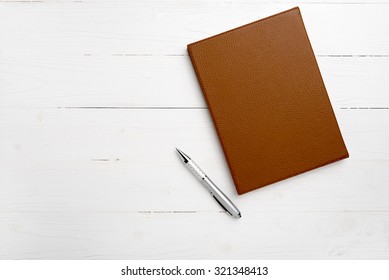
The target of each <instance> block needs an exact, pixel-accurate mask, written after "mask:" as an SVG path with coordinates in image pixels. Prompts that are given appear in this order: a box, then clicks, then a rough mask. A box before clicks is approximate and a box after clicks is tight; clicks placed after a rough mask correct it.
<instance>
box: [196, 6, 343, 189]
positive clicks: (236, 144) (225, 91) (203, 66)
mask: <svg viewBox="0 0 389 280" xmlns="http://www.w3.org/2000/svg"><path fill="white" fill-rule="evenodd" d="M188 52H189V55H190V58H191V60H192V63H193V65H194V68H195V71H196V75H197V78H198V80H199V82H200V86H201V89H202V91H203V94H204V97H205V99H206V102H207V104H208V107H209V110H210V113H211V116H212V119H213V122H214V124H215V127H216V130H217V134H218V137H219V139H220V142H221V145H222V148H223V151H224V154H225V157H226V159H227V162H228V166H229V168H230V171H231V175H232V177H233V180H234V183H235V186H236V189H237V192H238V193H239V194H243V193H246V192H249V191H251V190H254V189H257V188H260V187H263V186H266V185H268V184H271V183H274V182H277V181H280V180H282V179H285V178H288V177H291V176H294V175H297V174H299V173H302V172H305V171H308V170H311V169H314V168H317V167H320V166H323V165H325V164H328V163H331V162H334V161H337V160H340V159H344V158H347V157H348V152H347V149H346V146H345V144H344V141H343V139H342V135H341V133H340V130H339V127H338V124H337V121H336V118H335V115H334V112H333V110H332V107H331V103H330V100H329V98H328V95H327V92H326V89H325V86H324V83H323V80H322V77H321V74H320V71H319V68H318V65H317V62H316V59H315V56H314V53H313V50H312V48H311V45H310V42H309V39H308V36H307V33H306V31H305V27H304V23H303V20H302V17H301V14H300V10H299V8H298V7H296V8H293V9H291V10H288V11H285V12H282V13H279V14H276V15H273V16H271V17H268V18H265V19H262V20H259V21H256V22H253V23H251V24H248V25H244V26H241V27H238V28H236V29H233V30H230V31H227V32H224V33H221V34H219V35H216V36H213V37H210V38H207V39H204V40H201V41H198V42H195V43H192V44H189V45H188Z"/></svg>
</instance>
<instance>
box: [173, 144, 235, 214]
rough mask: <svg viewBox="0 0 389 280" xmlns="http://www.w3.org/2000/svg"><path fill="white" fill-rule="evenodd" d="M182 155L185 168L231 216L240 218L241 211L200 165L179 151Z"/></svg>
mask: <svg viewBox="0 0 389 280" xmlns="http://www.w3.org/2000/svg"><path fill="white" fill-rule="evenodd" d="M176 150H177V152H178V153H179V154H180V158H181V160H182V161H183V163H184V164H185V166H186V167H187V168H188V169H189V170H190V171H191V172H192V173H193V174H194V175H195V176H196V178H197V179H198V180H199V181H200V182H201V183H202V184H203V185H204V186H205V187H206V188H207V190H208V191H209V192H210V193H211V195H212V196H213V198H214V199H215V200H216V201H217V203H219V205H220V206H221V207H222V208H223V209H224V210H225V211H226V212H227V213H229V214H230V215H231V216H233V217H235V218H240V217H242V215H241V214H240V211H239V209H238V208H237V207H236V206H235V205H234V203H232V201H231V200H230V199H229V198H228V197H227V196H226V195H225V194H224V193H223V192H222V191H221V190H220V189H219V188H218V187H217V186H216V185H215V183H213V182H212V181H211V179H209V178H208V176H207V175H205V173H204V172H203V171H202V170H201V169H200V167H198V165H197V164H196V163H195V162H194V161H193V160H191V159H190V157H188V156H187V155H186V154H185V153H184V152H183V151H181V150H180V149H177V148H176Z"/></svg>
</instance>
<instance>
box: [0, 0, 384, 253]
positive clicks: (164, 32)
mask: <svg viewBox="0 0 389 280" xmlns="http://www.w3.org/2000/svg"><path fill="white" fill-rule="evenodd" d="M293 2H294V1H293V0H292V2H288V3H279V1H272V0H270V1H268V0H267V1H254V0H246V1H244V2H242V1H238V0H231V1H223V0H214V1H203V0H201V1H180V0H170V1H106V0H105V1H104V0H102V1H87V0H84V1H70V0H69V1H68V0H62V1H61V0H59V1H55V0H53V1H49V0H42V1H19V0H4V1H0V170H1V171H0V258H1V259H176V258H179V259H214V258H220V259H242V258H249V259H257V258H271V259H280V258H287V259H298V258H307V259H311V258H312V259H327V258H331V259H348V258H352V259H356V258H369V259H370V258H373V259H384V258H389V108H388V107H389V36H388V35H389V5H388V4H389V1H388V0H382V3H379V2H381V1H380V0H377V1H374V3H365V2H367V0H343V1H341V3H337V1H334V0H307V1H304V2H303V3H299V2H296V3H293ZM296 5H298V6H299V7H300V9H301V12H302V14H303V18H304V21H305V25H306V28H307V31H308V34H309V36H310V39H311V43H312V45H313V48H314V51H315V54H316V56H317V60H318V63H319V66H320V69H321V71H322V75H323V78H324V81H325V83H326V86H327V90H328V93H329V96H330V99H331V101H332V104H333V107H334V110H335V113H336V116H337V118H338V122H339V125H340V127H341V130H342V133H343V136H344V138H345V142H346V145H347V147H348V149H349V152H350V158H349V159H347V160H344V161H341V162H337V163H334V164H331V165H329V166H325V167H322V168H320V169H317V170H314V171H311V172H308V173H306V174H303V175H300V176H297V177H294V178H291V179H288V180H285V181H282V182H279V183H277V184H274V185H271V186H269V187H266V188H263V189H260V190H257V191H254V192H251V193H248V194H245V195H242V196H238V195H237V194H236V192H235V189H234V186H233V182H232V179H231V177H230V174H229V172H228V168H227V165H226V163H225V160H224V157H223V154H222V151H221V147H220V144H219V142H218V140H217V136H216V133H215V130H214V127H213V124H212V121H211V118H210V115H209V112H208V110H207V108H206V105H205V102H204V100H203V97H202V94H201V91H200V88H199V86H198V83H197V80H196V77H195V74H194V71H193V68H192V65H191V63H190V60H189V57H188V55H187V52H186V45H187V44H188V43H191V42H194V41H197V40H199V39H203V38H206V37H208V36H210V35H214V34H217V33H219V32H222V31H225V30H228V29H231V28H233V27H236V26H239V25H242V24H245V23H249V22H251V21H254V20H257V19H260V18H262V17H265V16H268V15H271V14H273V13H276V12H280V11H282V10H285V9H288V8H291V7H293V6H296ZM175 146H177V147H180V148H181V149H183V150H184V151H185V152H187V153H188V154H190V155H191V156H192V158H193V159H195V160H196V161H197V163H198V164H199V165H200V166H201V167H202V168H203V169H204V170H205V171H206V172H207V173H209V175H210V176H211V178H212V179H213V180H214V181H215V182H216V183H217V184H218V185H219V186H220V188H222V189H223V191H225V193H226V194H227V195H228V196H230V197H231V199H232V200H233V201H234V202H235V203H236V204H237V205H238V206H239V208H240V209H241V211H242V215H243V217H242V219H240V220H235V219H232V218H230V217H228V216H227V215H226V214H225V213H223V212H222V211H220V209H219V206H218V205H217V204H216V203H215V201H214V200H213V199H211V198H210V197H209V195H208V194H207V192H206V191H205V190H204V188H203V187H202V186H201V185H200V184H199V183H198V182H197V181H196V179H195V178H194V177H193V176H192V175H191V174H190V173H189V172H188V171H187V170H186V169H185V167H184V166H183V165H182V163H181V162H180V160H179V158H178V157H177V155H176V153H175V150H174V147H175Z"/></svg>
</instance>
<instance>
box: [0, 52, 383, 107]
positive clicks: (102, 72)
mask: <svg viewBox="0 0 389 280" xmlns="http://www.w3.org/2000/svg"><path fill="white" fill-rule="evenodd" d="M317 59H318V63H319V66H320V68H321V72H322V75H323V78H324V81H325V83H326V86H327V90H328V94H329V96H330V99H331V101H332V103H333V106H334V107H336V108H340V107H367V108H370V107H388V106H389V95H388V94H387V93H388V91H389V81H388V79H387V74H386V73H387V71H388V69H389V57H318V58H317ZM0 73H1V82H0V89H1V91H0V106H1V107H83V106H85V107H91V106H92V107H94V106H95V107H96V106H97V107H104V106H111V107H203V108H204V107H206V104H205V102H204V100H203V96H202V94H201V90H200V88H199V85H198V82H197V79H196V77H195V74H194V70H193V67H192V64H191V63H190V59H189V57H188V56H170V57H168V56H156V57H134V56H124V57H115V56H109V57H84V56H82V57H77V58H75V57H73V58H67V59H66V60H65V59H61V58H59V57H57V58H47V57H42V58H38V57H36V58H33V57H29V58H27V57H24V58H0ZM21 81H23V82H21Z"/></svg>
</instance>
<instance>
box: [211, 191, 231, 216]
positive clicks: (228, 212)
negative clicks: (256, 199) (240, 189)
mask: <svg viewBox="0 0 389 280" xmlns="http://www.w3.org/2000/svg"><path fill="white" fill-rule="evenodd" d="M212 196H213V198H214V199H215V200H216V202H217V203H219V205H220V206H221V207H222V208H223V209H224V211H226V212H227V213H228V214H230V215H231V216H232V214H231V213H230V212H229V211H228V210H227V209H226V207H224V205H223V204H221V203H220V201H219V200H217V198H216V197H215V196H214V195H212Z"/></svg>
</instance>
